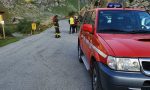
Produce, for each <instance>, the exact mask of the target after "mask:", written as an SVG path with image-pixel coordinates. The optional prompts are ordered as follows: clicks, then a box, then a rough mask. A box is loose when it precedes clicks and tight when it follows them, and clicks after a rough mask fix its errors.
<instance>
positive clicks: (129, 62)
mask: <svg viewBox="0 0 150 90" xmlns="http://www.w3.org/2000/svg"><path fill="white" fill-rule="evenodd" d="M107 65H108V66H109V67H110V68H111V69H113V70H118V71H140V64H139V60H138V59H137V58H115V57H112V56H108V59H107Z"/></svg>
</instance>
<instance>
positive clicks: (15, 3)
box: [0, 0, 78, 20]
mask: <svg viewBox="0 0 150 90" xmlns="http://www.w3.org/2000/svg"><path fill="white" fill-rule="evenodd" d="M77 3H78V2H77V0H0V10H2V11H5V12H6V13H7V14H5V15H4V16H5V17H7V18H9V20H11V19H12V18H14V17H17V18H27V19H30V20H43V19H46V18H48V17H50V16H52V15H53V14H59V15H62V16H63V15H67V14H68V12H70V11H77V5H78V4H77ZM8 14H9V15H8ZM10 16H11V18H10Z"/></svg>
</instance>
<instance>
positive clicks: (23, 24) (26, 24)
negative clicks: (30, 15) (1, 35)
mask: <svg viewBox="0 0 150 90" xmlns="http://www.w3.org/2000/svg"><path fill="white" fill-rule="evenodd" d="M31 23H32V22H31V21H28V20H26V19H23V20H21V21H20V23H19V24H18V25H17V31H18V32H21V33H26V34H27V33H30V32H31Z"/></svg>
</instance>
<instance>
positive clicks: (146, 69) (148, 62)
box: [140, 59, 150, 76]
mask: <svg viewBox="0 0 150 90" xmlns="http://www.w3.org/2000/svg"><path fill="white" fill-rule="evenodd" d="M140 63H141V67H142V68H141V69H142V71H143V73H144V74H145V75H148V76H150V59H140Z"/></svg>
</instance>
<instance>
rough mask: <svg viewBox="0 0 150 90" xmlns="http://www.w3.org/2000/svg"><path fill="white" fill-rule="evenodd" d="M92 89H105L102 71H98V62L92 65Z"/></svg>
mask: <svg viewBox="0 0 150 90" xmlns="http://www.w3.org/2000/svg"><path fill="white" fill-rule="evenodd" d="M92 90H103V89H102V84H101V78H100V73H99V71H98V65H97V63H96V62H94V63H93V67H92Z"/></svg>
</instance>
